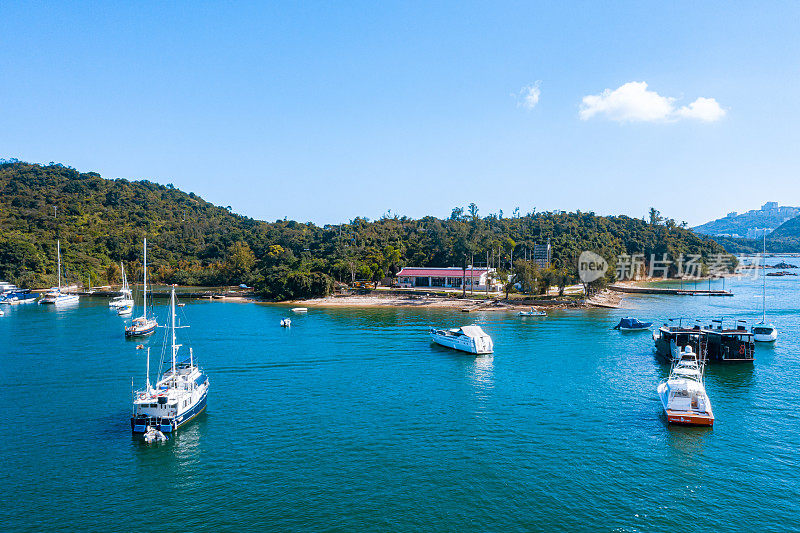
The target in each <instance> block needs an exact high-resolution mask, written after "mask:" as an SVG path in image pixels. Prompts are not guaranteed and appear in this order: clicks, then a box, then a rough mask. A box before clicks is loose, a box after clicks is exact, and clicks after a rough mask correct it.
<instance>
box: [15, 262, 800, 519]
mask: <svg viewBox="0 0 800 533" xmlns="http://www.w3.org/2000/svg"><path fill="white" fill-rule="evenodd" d="M790 262H791V261H790ZM768 283H769V294H768V298H769V304H770V306H771V307H773V312H774V314H773V316H772V319H773V321H774V322H775V323H776V325H777V326H778V328H779V330H780V339H779V341H778V343H777V344H776V345H775V346H759V347H758V348H757V353H756V362H755V364H754V365H751V366H713V367H711V368H710V369H709V370H708V375H707V388H708V392H709V394H710V397H711V400H712V403H713V406H714V412H715V415H716V424H715V426H714V428H713V429H698V428H681V427H670V426H668V425H667V424H666V422H665V420H664V417H663V415H662V410H661V405H660V402H659V400H658V397H657V395H656V386H657V384H658V382H659V380H660V379H662V378H663V377H665V376H666V373H667V370H668V369H667V368H666V367H665V366H663V365H661V364H660V363H659V362H658V361H657V360H656V358H655V357H654V355H653V351H652V339H651V337H650V335H649V333H647V332H645V333H642V334H621V333H619V332H616V331H612V330H611V329H610V328H611V327H612V326H613V325H614V324H615V323H616V322H617V320H618V319H619V317H621V316H625V315H627V314H635V315H636V316H639V317H640V318H643V319H652V320H657V321H658V322H657V323H661V321H663V320H664V319H665V318H668V317H673V316H702V317H717V316H720V315H726V316H735V317H736V318H750V319H752V318H754V317H755V316H756V309H757V308H758V307H759V306H760V302H761V300H760V282H759V281H753V280H728V281H727V282H726V288H730V289H732V290H733V291H734V292H735V294H736V296H734V297H733V298H709V297H677V296H671V297H662V296H646V297H637V298H635V299H630V300H628V301H629V303H630V304H632V305H633V306H635V307H636V309H635V310H634V311H616V310H589V311H580V310H577V311H558V312H553V313H552V314H551V316H550V317H548V318H546V319H539V318H524V319H521V318H518V317H516V316H513V315H511V314H503V313H486V314H474V315H465V314H464V313H460V312H449V311H433V310H424V309H311V310H310V312H309V313H308V314H307V315H295V316H293V317H292V320H293V327H292V328H291V329H288V330H286V329H282V328H280V327H279V326H278V323H279V320H280V318H282V317H283V316H287V314H288V313H289V312H288V310H287V308H285V307H280V306H269V305H255V304H239V303H223V302H218V301H217V302H204V301H202V302H201V301H198V302H192V303H189V304H188V305H187V306H186V307H185V308H183V311H184V312H185V314H186V316H187V318H188V320H189V322H190V323H191V324H192V326H193V327H192V329H190V330H182V331H181V332H182V333H186V332H189V333H190V337H191V342H192V345H193V346H194V351H195V355H196V356H197V357H198V358H200V360H201V362H202V364H203V366H204V367H205V369H206V371H207V373H208V375H209V377H210V380H211V392H210V396H209V407H208V411H207V413H206V414H204V415H202V416H201V417H200V418H199V419H198V420H197V421H195V422H193V423H192V424H191V425H189V426H187V427H186V428H185V429H184V430H182V431H181V432H180V433H179V435H178V437H177V438H176V439H175V440H174V441H173V442H169V443H167V444H165V445H161V446H147V445H144V444H142V443H141V442H140V441H139V440H137V439H134V438H132V437H131V435H130V431H129V425H128V417H129V414H130V408H129V403H130V390H131V378H134V379H135V380H136V385H137V386H139V385H141V384H142V382H143V380H144V367H145V361H144V357H145V354H144V351H143V350H138V351H137V350H136V349H135V346H136V344H137V341H125V339H124V338H123V334H122V320H121V319H120V318H119V317H117V316H116V315H115V314H114V313H112V312H110V311H109V310H108V308H107V303H106V301H105V300H102V299H90V298H84V299H83V301H82V302H81V303H80V305H79V306H78V307H75V308H71V309H53V308H47V307H43V306H37V305H28V306H16V307H13V308H11V309H9V308H8V307H6V308H5V309H6V311H7V313H6V316H4V317H0V339H2V345H3V347H4V349H3V351H2V355H0V400H2V406H3V407H2V413H3V423H2V424H0V439H2V442H3V446H2V449H1V451H0V462H1V463H2V467H0V475H1V478H2V486H3V490H2V492H1V494H2V495H3V503H4V504H3V505H2V507H0V530H4V531H7V530H15V531H26V530H29V531H34V530H36V531H38V530H49V531H57V530H62V531H75V530H79V529H84V530H95V531H96V530H109V529H118V530H133V529H136V530H142V531H147V530H155V529H158V530H178V529H180V530H182V531H197V530H218V529H232V530H239V531H241V530H256V529H258V530H263V529H267V530H295V531H298V530H324V531H362V530H363V531H385V530H394V531H399V530H405V531H408V530H421V529H424V530H450V531H464V530H472V531H484V530H495V531H527V530H591V531H597V530H600V531H650V530H660V531H666V530H676V531H707V530H717V531H720V530H741V529H751V530H786V529H790V528H793V527H797V524H798V523H799V522H800V511H799V510H798V507H797V501H798V497H800V468H798V462H799V461H798V458H797V450H798V449H799V447H800V431H798V430H800V423H799V422H800V415H798V413H800V405H799V404H800V393H798V388H797V386H796V383H797V381H798V379H800V355H799V354H798V346H799V345H800V343H798V340H797V339H798V333H800V332H798V325H797V323H798V321H797V315H798V310H797V303H796V302H797V295H798V290H800V283H798V279H797V278H794V277H791V278H789V277H786V278H772V279H770V280H769V282H768ZM714 286H715V287H720V286H721V285H720V284H719V283H716V284H715V285H714ZM157 309H159V310H160V312H163V309H164V308H163V307H157ZM472 321H476V322H477V323H479V324H481V325H482V326H483V327H484V329H485V330H486V331H487V332H488V333H489V334H491V335H492V337H493V338H494V342H495V348H496V352H495V354H494V356H493V357H474V356H469V355H466V354H461V353H458V352H454V351H450V350H447V349H444V348H440V347H438V346H435V345H432V344H431V343H430V342H429V339H428V336H427V327H428V326H430V325H436V326H451V325H462V324H467V323H470V322H472ZM159 342H160V339H158V338H155V336H154V337H153V338H152V339H150V340H149V341H148V343H149V344H151V345H153V346H156V345H158V344H159ZM156 352H158V350H155V351H154V354H155V353H156Z"/></svg>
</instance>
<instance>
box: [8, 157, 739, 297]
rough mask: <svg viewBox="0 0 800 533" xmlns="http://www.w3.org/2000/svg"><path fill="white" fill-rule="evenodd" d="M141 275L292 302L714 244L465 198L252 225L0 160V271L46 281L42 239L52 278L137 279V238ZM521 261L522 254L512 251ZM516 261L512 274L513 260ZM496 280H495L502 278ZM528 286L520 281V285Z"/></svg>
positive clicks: (705, 249) (565, 275)
mask: <svg viewBox="0 0 800 533" xmlns="http://www.w3.org/2000/svg"><path fill="white" fill-rule="evenodd" d="M145 236H146V237H147V238H148V249H149V252H148V264H149V265H150V266H151V267H152V268H151V270H150V272H151V274H152V277H151V279H153V281H154V282H164V283H180V284H186V285H222V284H238V283H248V284H251V283H253V284H255V285H256V288H257V289H258V291H259V292H260V294H262V295H264V296H266V297H270V298H275V299H286V298H297V297H304V296H310V295H318V294H326V293H328V292H329V291H330V290H331V289H332V287H333V280H334V279H338V280H341V281H351V280H353V279H373V280H380V279H382V278H384V277H386V276H392V275H393V274H394V273H396V272H397V271H398V270H399V269H400V268H401V267H402V266H406V265H424V266H453V265H456V266H463V265H465V264H466V263H467V262H468V261H471V260H474V262H475V264H476V265H477V264H486V262H487V256H488V263H489V266H492V267H497V268H498V269H499V270H500V271H501V272H502V276H506V275H507V274H508V273H510V272H511V271H512V264H511V259H512V257H513V259H514V264H513V271H514V272H516V273H517V274H518V275H520V276H522V275H523V274H524V276H528V277H530V276H531V275H532V274H533V279H538V280H539V282H540V287H538V288H536V289H535V290H540V289H541V283H545V284H546V283H548V282H552V283H553V284H558V285H563V284H565V283H571V282H575V281H576V280H577V258H578V255H579V254H580V253H581V252H582V251H584V250H593V251H596V252H599V253H601V254H603V255H604V256H605V257H607V258H609V259H611V260H612V269H611V271H610V274H609V275H610V276H613V258H615V257H616V256H617V255H619V254H623V253H627V254H644V256H645V257H646V258H649V257H650V256H651V254H655V255H656V256H657V257H658V258H659V259H660V258H661V256H662V254H669V255H670V256H671V257H673V258H677V257H678V256H679V255H680V254H702V255H703V256H709V255H714V254H720V253H724V249H723V248H722V247H721V246H720V245H719V244H717V243H716V242H714V241H713V240H711V239H708V238H705V237H702V236H699V235H697V234H695V233H693V232H691V231H689V230H686V229H684V228H681V227H679V226H677V225H676V224H675V222H674V221H672V220H664V219H662V218H661V217H660V216H659V213H658V212H657V211H655V210H652V211H651V213H650V221H645V220H641V219H636V218H630V217H625V216H618V217H601V216H596V215H594V214H593V213H581V212H577V213H564V212H552V213H535V214H534V213H529V214H527V215H522V216H521V215H519V210H518V209H517V210H516V211H515V215H514V216H512V217H503V214H502V213H498V214H489V215H487V216H483V217H482V216H480V215H479V214H478V207H477V205H475V204H471V205H470V206H469V209H467V210H465V209H463V208H461V207H457V208H455V209H453V211H452V215H451V216H450V217H449V218H445V219H439V218H435V217H425V218H422V219H418V220H415V219H410V218H407V217H398V216H392V217H390V216H385V217H383V218H381V219H380V220H376V221H369V220H367V219H364V218H355V219H353V220H351V221H350V222H349V223H343V224H339V225H328V226H325V227H319V226H316V225H315V224H312V223H299V222H295V221H291V220H288V221H287V220H278V221H276V222H261V221H258V220H253V219H251V218H248V217H244V216H240V215H236V214H234V213H231V212H230V211H229V210H228V209H226V208H223V207H219V206H215V205H213V204H211V203H209V202H207V201H205V200H203V199H202V198H200V197H198V196H196V195H195V194H192V193H185V192H182V191H179V190H177V189H174V188H173V187H172V186H170V185H167V186H163V185H158V184H156V183H152V182H150V181H129V180H124V179H115V180H106V179H103V178H101V177H100V176H99V175H98V174H96V173H94V172H87V173H81V172H78V171H77V170H75V169H72V168H68V167H64V166H62V165H56V164H51V165H47V166H42V165H35V164H29V163H22V162H18V161H9V162H0V280H8V281H11V282H15V283H17V284H19V285H23V286H31V287H43V286H49V285H51V284H53V283H54V282H55V259H56V239H58V238H60V239H61V244H62V254H63V257H64V261H63V262H64V265H65V269H66V279H67V280H68V281H71V282H79V283H81V284H82V283H84V282H86V280H87V279H88V277H89V276H91V277H92V282H93V284H104V283H107V282H108V283H110V282H116V281H118V279H119V272H118V268H117V267H116V264H117V263H118V262H119V261H120V260H123V261H125V262H126V264H127V267H128V268H129V269H130V271H132V278H133V279H135V280H140V279H141V253H142V243H141V241H142V238H143V237H145ZM548 239H549V240H550V241H551V243H552V247H553V248H552V265H551V268H550V269H548V270H546V271H543V272H538V273H536V272H532V271H531V267H530V263H529V262H526V261H525V260H524V259H522V258H526V257H530V255H531V250H532V248H533V246H534V244H536V243H545V242H547V241H548ZM520 259H522V261H520ZM520 269H521V270H520ZM503 279H505V278H503ZM531 290H534V289H531Z"/></svg>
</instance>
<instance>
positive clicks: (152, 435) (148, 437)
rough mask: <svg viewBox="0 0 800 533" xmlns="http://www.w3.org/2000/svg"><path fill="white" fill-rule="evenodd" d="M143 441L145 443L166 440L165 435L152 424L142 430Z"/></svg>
mask: <svg viewBox="0 0 800 533" xmlns="http://www.w3.org/2000/svg"><path fill="white" fill-rule="evenodd" d="M143 437H144V441H145V442H146V443H147V444H152V443H154V442H166V441H167V436H166V435H164V433H162V432H161V431H159V430H157V429H156V428H154V427H153V426H147V430H146V431H145V432H144V435H143Z"/></svg>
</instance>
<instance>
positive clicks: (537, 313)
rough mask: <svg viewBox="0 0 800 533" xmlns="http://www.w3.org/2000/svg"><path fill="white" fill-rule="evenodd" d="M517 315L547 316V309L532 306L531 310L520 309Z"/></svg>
mask: <svg viewBox="0 0 800 533" xmlns="http://www.w3.org/2000/svg"><path fill="white" fill-rule="evenodd" d="M517 316H547V311H545V310H544V309H536V308H534V307H531V310H530V311H520V312H519V313H517Z"/></svg>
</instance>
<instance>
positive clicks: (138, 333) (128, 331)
mask: <svg viewBox="0 0 800 533" xmlns="http://www.w3.org/2000/svg"><path fill="white" fill-rule="evenodd" d="M155 330H156V324H153V325H152V326H148V327H146V328H133V327H128V328H125V336H126V337H144V336H146V335H150V334H151V333H153V332H154V331H155Z"/></svg>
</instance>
